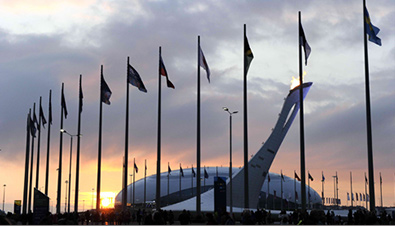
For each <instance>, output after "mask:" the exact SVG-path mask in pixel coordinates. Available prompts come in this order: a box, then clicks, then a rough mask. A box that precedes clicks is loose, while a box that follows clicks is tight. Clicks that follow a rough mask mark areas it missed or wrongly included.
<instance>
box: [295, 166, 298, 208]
mask: <svg viewBox="0 0 395 226" xmlns="http://www.w3.org/2000/svg"><path fill="white" fill-rule="evenodd" d="M294 203H295V210H296V209H297V208H298V206H297V204H296V170H294Z"/></svg>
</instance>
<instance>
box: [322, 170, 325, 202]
mask: <svg viewBox="0 0 395 226" xmlns="http://www.w3.org/2000/svg"><path fill="white" fill-rule="evenodd" d="M321 175H322V178H321V184H322V204H324V203H325V196H324V182H325V180H324V171H322V172H321Z"/></svg>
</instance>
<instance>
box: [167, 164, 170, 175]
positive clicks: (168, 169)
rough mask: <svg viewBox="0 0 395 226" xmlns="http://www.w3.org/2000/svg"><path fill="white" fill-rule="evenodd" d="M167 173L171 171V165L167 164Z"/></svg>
mask: <svg viewBox="0 0 395 226" xmlns="http://www.w3.org/2000/svg"><path fill="white" fill-rule="evenodd" d="M167 173H168V174H170V173H171V169H170V165H168V166H167Z"/></svg>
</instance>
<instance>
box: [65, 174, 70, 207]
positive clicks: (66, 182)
mask: <svg viewBox="0 0 395 226" xmlns="http://www.w3.org/2000/svg"><path fill="white" fill-rule="evenodd" d="M64 183H65V184H66V189H65V190H66V195H65V197H64V198H65V200H64V212H65V213H66V207H67V184H68V183H69V181H68V180H66V181H65V182H64ZM69 192H70V191H69Z"/></svg>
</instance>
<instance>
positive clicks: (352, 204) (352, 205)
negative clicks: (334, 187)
mask: <svg viewBox="0 0 395 226" xmlns="http://www.w3.org/2000/svg"><path fill="white" fill-rule="evenodd" d="M350 189H351V190H350V191H351V194H352V172H351V171H350ZM351 207H353V200H352V198H351Z"/></svg>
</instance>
